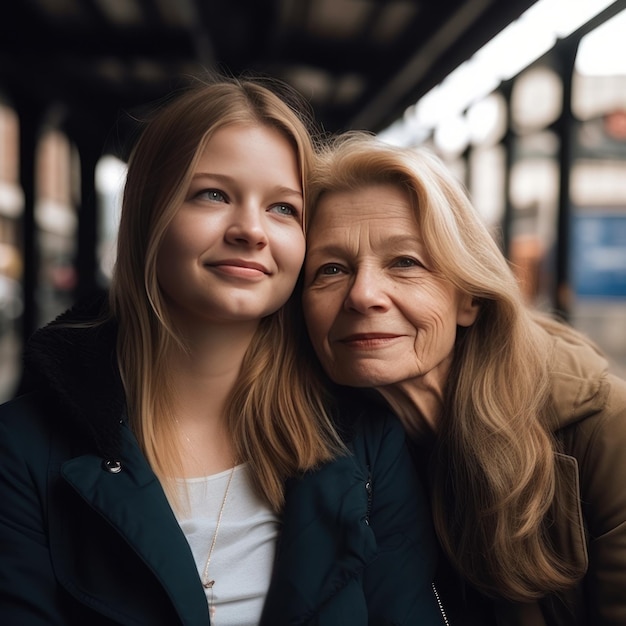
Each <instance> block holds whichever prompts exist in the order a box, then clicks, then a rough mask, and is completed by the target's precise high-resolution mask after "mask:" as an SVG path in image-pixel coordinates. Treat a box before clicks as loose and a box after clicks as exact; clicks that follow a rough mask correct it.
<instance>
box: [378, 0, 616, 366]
mask: <svg viewBox="0 0 626 626" xmlns="http://www.w3.org/2000/svg"><path fill="white" fill-rule="evenodd" d="M625 37H626V8H625V7H624V4H623V3H621V4H620V3H613V2H610V1H606V0H605V1H603V0H598V1H597V2H593V3H592V2H568V1H567V0H540V2H538V3H537V4H535V5H534V6H533V7H532V8H530V9H529V10H528V11H527V12H526V13H525V14H524V15H522V16H521V17H520V19H519V20H517V22H514V23H513V24H511V25H510V26H509V27H508V28H507V29H505V31H503V32H502V33H500V34H499V35H498V36H497V37H496V38H494V40H492V41H491V42H489V43H488V44H487V45H486V46H485V47H484V48H483V49H481V50H480V51H479V52H477V53H476V54H475V55H474V57H472V58H471V59H469V60H468V61H467V62H466V63H465V64H463V65H462V66H460V67H459V68H458V69H457V70H456V71H455V72H453V73H452V74H451V75H450V76H448V77H447V78H446V79H445V80H444V81H443V83H442V84H441V85H439V86H437V87H436V88H435V89H433V91H432V92H430V93H429V94H427V95H426V96H424V98H423V99H422V100H421V101H419V102H417V103H416V104H415V105H414V106H412V107H409V109H407V111H406V113H405V115H404V116H403V118H401V119H400V120H398V121H397V122H396V123H394V124H393V125H392V126H390V127H389V128H388V129H386V130H385V131H383V132H382V133H381V136H382V137H383V138H385V139H386V140H387V141H389V142H391V143H396V144H403V145H426V146H428V147H429V148H430V149H432V150H433V151H434V152H436V153H438V154H439V155H440V156H441V157H442V158H443V159H444V160H445V161H447V162H448V163H449V165H450V167H451V168H452V169H453V170H454V171H455V172H456V173H457V175H458V177H459V178H460V179H461V180H462V181H463V182H464V183H465V185H466V187H467V189H468V192H469V194H470V196H471V197H472V200H473V202H474V204H475V205H476V206H477V207H478V209H479V210H480V211H481V213H482V215H483V217H484V219H485V221H486V222H487V224H488V225H489V226H490V227H491V229H492V232H493V234H494V237H495V238H496V239H497V240H498V241H499V242H500V244H501V246H502V247H503V249H504V251H505V252H506V254H507V257H508V258H509V259H510V261H511V263H512V266H513V268H514V270H515V271H516V273H517V275H518V277H519V279H520V281H521V283H522V286H523V288H524V291H525V293H526V295H527V298H528V300H529V302H531V303H532V304H534V305H536V306H538V307H540V308H543V309H548V310H551V311H555V312H556V313H557V314H560V315H561V316H563V317H565V318H566V319H568V320H569V321H570V322H571V323H572V324H573V325H574V326H576V327H577V328H579V329H581V330H583V331H584V332H585V333H587V334H588V335H590V336H591V337H592V338H593V339H595V340H596V342H597V343H598V344H599V345H600V347H601V348H602V349H603V350H604V351H606V352H607V353H608V355H609V356H610V357H611V358H612V360H613V366H614V368H615V369H616V370H617V371H618V372H620V373H622V374H625V373H626V56H624V55H623V54H621V53H620V52H619V50H621V49H623V47H624V38H625ZM513 50H514V52H513Z"/></svg>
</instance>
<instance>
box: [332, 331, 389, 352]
mask: <svg viewBox="0 0 626 626" xmlns="http://www.w3.org/2000/svg"><path fill="white" fill-rule="evenodd" d="M399 337H401V335H397V334H394V333H355V334H353V335H348V336H347V337H343V338H342V339H340V340H339V343H341V344H343V345H345V346H346V347H348V348H355V349H360V350H364V349H365V350H369V349H375V348H386V347H387V346H389V345H391V344H392V343H393V342H394V341H395V340H396V339H398V338H399Z"/></svg>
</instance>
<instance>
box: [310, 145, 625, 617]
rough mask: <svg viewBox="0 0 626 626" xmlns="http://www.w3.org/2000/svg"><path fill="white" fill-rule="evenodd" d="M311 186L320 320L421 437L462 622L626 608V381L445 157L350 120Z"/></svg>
mask: <svg viewBox="0 0 626 626" xmlns="http://www.w3.org/2000/svg"><path fill="white" fill-rule="evenodd" d="M310 202H311V207H310V210H309V218H310V220H311V221H310V222H309V225H308V230H307V245H308V250H307V259H306V263H305V281H304V307H305V314H306V317H307V325H308V328H309V332H310V335H311V338H312V341H313V344H314V346H315V349H316V351H317V354H318V356H319V357H320V359H321V361H322V363H323V365H324V367H325V369H326V371H327V372H328V374H329V375H330V377H331V378H332V379H333V380H335V381H336V382H338V383H341V384H344V385H349V386H352V387H373V388H375V389H376V390H377V391H378V392H379V394H380V396H382V397H384V398H385V399H386V400H387V402H388V403H389V404H390V405H391V406H392V407H393V409H394V410H395V412H396V413H397V414H398V415H399V417H400V418H401V420H402V422H403V424H404V426H405V428H406V430H407V432H408V433H409V435H410V436H411V438H412V440H413V443H414V447H415V452H416V459H417V462H418V465H419V466H420V468H421V470H422V473H423V476H424V477H425V478H426V479H428V480H429V481H430V488H431V495H432V500H433V509H434V521H435V526H436V529H437V532H438V535H439V538H440V541H441V545H442V547H443V551H444V553H445V558H443V559H442V561H441V567H440V568H439V571H438V577H437V588H438V589H439V591H440V594H441V597H442V598H443V600H444V606H445V607H446V611H447V613H448V616H449V620H450V623H451V624H453V625H464V624H472V625H480V626H488V625H494V626H495V625H496V624H498V625H499V626H548V625H549V626H557V625H558V626H582V625H584V626H618V625H623V624H626V489H625V488H624V483H625V481H626V454H624V450H625V449H626V383H625V382H624V381H623V380H619V379H617V378H616V377H615V376H612V375H611V374H609V372H608V370H607V362H606V361H605V359H604V358H603V357H602V356H601V355H600V354H598V352H597V351H596V350H595V348H594V347H593V346H592V345H591V344H590V343H589V342H588V341H587V340H586V339H585V338H584V337H582V336H580V335H579V334H578V333H576V332H575V331H573V330H572V329H571V328H568V327H567V326H565V325H563V324H559V323H557V322H556V321H553V320H550V319H548V318H546V317H543V316H540V315H539V314H538V313H536V312H533V311H531V310H529V309H528V308H527V307H526V306H525V305H524V302H523V297H522V295H521V293H520V289H519V287H518V284H517V282H516V279H515V277H514V276H513V274H512V272H511V271H510V269H509V266H508V264H507V261H506V259H505V258H504V256H503V255H502V253H501V252H500V250H499V249H498V247H497V246H496V244H495V243H494V241H493V239H492V237H491V236H490V234H489V232H488V231H487V230H486V229H485V227H484V226H483V224H482V222H481V220H480V217H479V215H478V214H477V212H476V211H475V210H474V208H473V207H472V205H471V204H470V203H469V202H468V199H467V197H466V196H465V194H464V192H463V189H462V187H461V186H460V185H459V184H458V183H457V182H456V181H455V179H454V178H453V176H452V175H451V174H450V173H449V172H447V171H446V170H445V168H444V167H443V166H442V164H441V163H440V162H439V161H438V160H437V159H436V158H435V157H432V156H430V155H428V153H425V152H420V151H416V150H408V149H407V150H400V149H397V148H394V147H391V146H388V145H385V144H384V143H382V142H378V141H377V140H376V139H374V138H372V137H370V136H367V135H360V134H352V135H347V136H344V137H342V138H340V139H338V140H337V141H336V142H335V144H334V145H331V146H330V148H329V149H328V150H327V151H326V152H325V153H324V155H323V158H322V159H321V161H320V165H319V167H318V168H317V172H316V177H315V179H314V181H313V184H312V190H311V194H310Z"/></svg>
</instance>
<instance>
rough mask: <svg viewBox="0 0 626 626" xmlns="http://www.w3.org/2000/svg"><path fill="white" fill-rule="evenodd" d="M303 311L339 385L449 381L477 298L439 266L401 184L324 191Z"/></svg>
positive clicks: (311, 240) (311, 236) (312, 230)
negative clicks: (457, 347)
mask: <svg viewBox="0 0 626 626" xmlns="http://www.w3.org/2000/svg"><path fill="white" fill-rule="evenodd" d="M307 243H308V250H307V257H306V261H305V288H304V295H303V303H304V311H305V317H306V321H307V327H308V329H309V334H310V336H311V340H312V342H313V345H314V347H315V351H316V352H317V354H318V356H319V358H320V360H321V361H322V364H323V365H324V368H325V369H326V371H327V372H328V374H329V375H330V377H331V378H332V379H333V380H335V381H336V382H338V383H341V384H345V385H351V386H355V387H363V386H374V387H379V386H386V385H393V384H396V383H401V382H405V381H410V380H413V379H417V378H420V377H422V376H426V375H427V374H430V376H431V379H432V377H433V376H434V377H435V378H443V379H445V377H446V375H447V371H448V366H449V361H450V359H451V357H452V351H453V347H454V342H455V337H456V332H457V325H462V326H467V325H470V324H471V323H473V321H474V319H475V315H476V310H475V307H473V306H472V303H471V298H470V297H469V296H464V295H462V294H460V293H459V292H458V290H457V289H456V288H455V287H454V286H453V285H452V284H451V283H449V282H448V281H447V280H445V279H444V278H442V277H441V276H438V275H437V274H435V273H434V272H433V271H432V264H431V260H430V258H429V256H428V254H427V253H426V248H425V246H424V242H423V239H422V234H421V231H420V227H419V225H418V223H417V220H416V219H415V217H414V214H413V209H412V207H411V204H410V199H409V196H408V194H407V193H406V192H405V191H404V190H403V189H401V188H399V187H397V186H395V185H387V184H382V185H372V186H368V187H364V188H363V189H360V190H358V191H345V192H332V193H328V194H325V195H324V196H322V198H321V201H320V203H319V205H318V207H317V209H316V211H315V216H314V218H313V221H312V223H311V225H310V227H309V231H308V242H307Z"/></svg>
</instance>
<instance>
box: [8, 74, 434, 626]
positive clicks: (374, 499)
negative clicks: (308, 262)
mask: <svg viewBox="0 0 626 626" xmlns="http://www.w3.org/2000/svg"><path fill="white" fill-rule="evenodd" d="M288 102H289V100H288V98H286V97H285V96H284V95H280V96H279V95H277V94H276V93H274V92H273V91H272V90H270V89H268V88H267V87H266V86H263V84H260V83H259V82H258V81H251V80H245V81H237V80H225V79H224V80H220V81H215V82H212V83H210V84H204V85H199V86H196V87H195V88H193V89H190V90H188V91H185V92H184V93H182V94H181V95H179V96H178V97H177V98H175V99H174V100H172V101H171V102H170V103H169V104H168V105H167V106H165V107H164V108H163V109H162V110H160V111H159V112H158V113H157V114H156V115H155V116H154V117H153V119H151V120H150V121H149V122H148V124H147V125H146V127H145V129H144V131H143V133H142V135H141V137H140V139H139V141H138V143H137V145H136V146H135V148H134V151H133V154H132V156H131V159H130V162H129V167H128V177H127V182H126V187H125V194H124V201H123V211H122V218H121V224H120V230H119V244H118V257H117V265H116V268H115V273H114V277H113V281H112V285H111V288H110V292H109V296H108V300H107V301H104V302H103V301H99V300H97V299H96V300H94V301H93V302H91V303H86V304H81V305H79V306H77V307H75V308H74V310H72V311H70V312H68V313H67V314H64V315H63V316H61V318H59V319H58V320H56V321H55V322H53V323H52V324H51V325H49V326H48V327H46V328H44V329H42V330H40V331H38V332H37V333H36V334H35V336H34V337H33V339H32V341H31V343H30V345H29V347H28V350H27V354H26V362H27V374H28V380H29V383H28V386H29V387H30V388H31V389H32V391H30V392H29V393H26V394H25V395H22V396H21V397H19V398H17V399H15V400H13V401H11V402H9V403H7V404H5V405H4V406H2V407H1V408H0V498H1V502H2V506H1V507H0V622H2V623H3V624H15V625H17V624H24V625H26V624H28V625H29V626H36V625H38V624H41V625H44V624H45V625H46V626H51V625H55V624H56V625H70V624H71V625H74V624H76V625H79V624H80V625H81V626H83V625H85V624H89V625H90V626H97V625H100V624H102V625H103V624H128V625H131V624H132V625H139V624H145V625H146V626H160V625H163V626H165V625H167V626H173V625H174V624H185V625H189V626H196V625H198V626H199V625H205V626H206V625H208V624H212V625H216V624H217V625H218V626H223V625H227V624H229V625H237V626H246V625H251V624H259V623H260V624H267V625H272V626H275V625H280V624H321V625H328V626H332V625H337V626H339V625H345V624H351V625H359V624H363V625H365V624H390V623H393V624H407V625H408V624H425V625H431V624H440V623H441V617H440V613H439V609H438V606H437V603H436V598H435V595H434V593H433V590H432V588H431V581H432V576H433V569H434V567H433V559H434V554H433V547H432V546H433V543H432V540H431V535H430V526H429V513H428V509H427V505H426V504H425V502H424V501H423V500H415V499H414V498H409V494H410V493H411V492H414V491H418V490H419V485H418V483H417V482H416V477H415V475H414V473H413V471H412V468H411V463H410V459H408V458H407V456H406V450H405V442H404V434H403V431H402V429H401V427H400V428H398V426H399V424H396V422H394V420H393V418H391V417H389V415H387V413H386V412H385V411H382V410H380V409H379V408H377V407H365V406H359V405H358V404H356V403H354V404H352V403H351V404H349V405H345V403H344V408H342V404H341V401H339V400H338V401H337V402H333V403H331V402H330V401H327V399H326V397H325V395H324V394H323V390H322V388H321V387H320V385H319V383H318V382H317V380H316V378H315V376H314V374H313V372H312V371H310V370H311V368H310V367H309V362H310V360H311V359H309V358H299V357H298V353H297V348H298V344H299V340H300V336H301V334H302V333H301V330H300V328H299V317H298V316H297V315H295V314H294V308H293V306H292V305H293V303H292V302H291V301H290V296H291V293H292V290H293V288H294V285H295V283H296V280H297V278H298V275H299V272H300V269H301V265H302V262H303V259H304V252H305V240H304V232H303V220H304V203H305V197H304V196H305V190H306V175H307V173H308V171H309V168H310V164H311V159H312V154H313V149H312V142H311V138H310V135H309V134H308V131H307V126H306V124H305V118H304V117H302V115H301V114H298V113H297V112H296V109H295V108H294V107H293V106H291V105H290V104H289V103H288ZM331 413H332V414H333V415H334V418H335V420H336V423H333V422H332V421H331V418H330V417H329V416H330V414H331ZM335 427H337V429H338V430H339V432H340V433H341V437H339V436H338V435H337V432H336V429H335ZM409 581H410V582H409Z"/></svg>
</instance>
